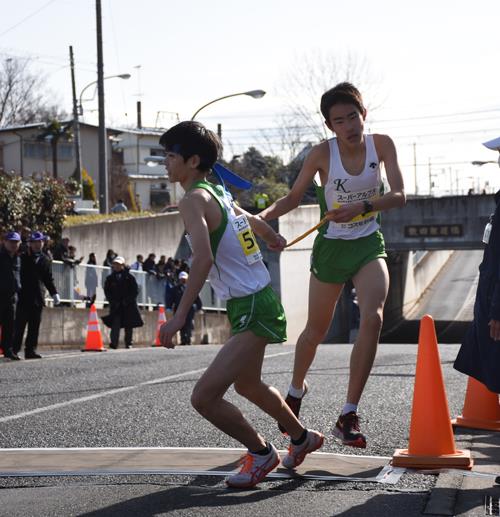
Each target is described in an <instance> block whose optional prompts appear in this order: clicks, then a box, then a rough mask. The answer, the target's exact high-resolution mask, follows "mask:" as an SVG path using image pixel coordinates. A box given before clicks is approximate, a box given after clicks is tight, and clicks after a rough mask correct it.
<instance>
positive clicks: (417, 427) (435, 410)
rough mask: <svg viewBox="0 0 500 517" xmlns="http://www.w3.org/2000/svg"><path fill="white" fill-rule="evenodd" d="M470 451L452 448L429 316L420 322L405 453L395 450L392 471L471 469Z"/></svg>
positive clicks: (440, 372)
mask: <svg viewBox="0 0 500 517" xmlns="http://www.w3.org/2000/svg"><path fill="white" fill-rule="evenodd" d="M472 463H473V462H472V459H471V456H470V451H467V450H464V451H461V450H460V451H459V450H457V449H456V448H455V438H454V436H453V428H452V427H451V422H450V411H449V409H448V401H447V399H446V390H445V387H444V381H443V373H442V371H441V361H440V358H439V350H438V346H437V338H436V330H435V328H434V321H433V319H432V317H431V316H429V315H425V316H424V317H423V318H422V320H421V322H420V333H419V337H418V354H417V368H416V373H415V387H414V391H413V408H412V415H411V424H410V440H409V445H408V449H397V450H396V452H395V453H394V456H393V457H392V464H393V466H395V467H408V468H416V469H422V468H423V469H433V468H446V467H451V468H461V469H470V468H472Z"/></svg>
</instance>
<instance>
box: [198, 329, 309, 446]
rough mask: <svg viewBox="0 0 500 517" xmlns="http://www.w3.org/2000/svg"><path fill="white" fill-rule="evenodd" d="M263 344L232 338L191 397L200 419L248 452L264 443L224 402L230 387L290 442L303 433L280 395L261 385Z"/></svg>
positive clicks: (248, 335) (248, 337)
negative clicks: (280, 427)
mask: <svg viewBox="0 0 500 517" xmlns="http://www.w3.org/2000/svg"><path fill="white" fill-rule="evenodd" d="M266 343H267V342H266V339H265V338H262V337H258V336H256V335H255V334H254V333H253V332H251V331H247V332H242V333H239V334H236V335H234V336H233V337H231V339H229V341H228V342H227V343H226V344H225V345H224V346H223V347H222V349H221V350H220V351H219V353H218V354H217V356H216V357H215V359H214V360H213V362H212V364H211V365H210V366H209V367H208V368H207V370H206V371H205V372H204V374H203V375H202V376H201V378H200V379H199V381H198V382H197V383H196V386H195V388H194V390H193V394H192V396H191V402H192V404H193V407H194V408H195V409H196V410H197V411H198V412H199V413H200V414H201V415H202V416H203V417H205V418H206V419H207V420H209V421H210V422H211V423H212V424H213V425H215V426H216V427H217V428H219V429H220V430H221V431H223V432H224V433H226V434H228V435H229V436H232V437H233V438H235V439H236V440H238V441H239V442H241V443H242V444H243V445H245V447H247V448H248V449H249V450H250V451H257V450H260V449H262V448H264V447H266V441H265V440H264V438H263V437H262V436H261V435H260V434H259V433H257V431H256V430H255V429H254V428H253V427H252V426H251V425H250V423H249V422H248V421H247V420H246V418H245V417H244V415H243V413H242V412H241V411H240V410H239V409H238V408H237V407H236V406H235V405H234V404H231V403H230V402H228V401H227V400H225V399H224V398H223V397H224V394H225V393H226V391H227V390H228V389H229V387H230V386H231V384H233V383H234V384H235V389H236V390H237V391H238V392H239V393H240V394H242V395H243V396H245V397H246V398H248V399H249V400H250V401H251V402H253V403H255V404H256V405H257V406H258V407H260V408H261V409H262V410H263V411H265V412H266V413H268V414H269V415H271V416H272V417H273V418H275V419H276V420H277V421H279V422H280V423H282V425H283V426H284V427H285V428H286V429H287V431H288V433H289V435H290V437H291V438H293V439H298V438H299V437H300V436H301V435H302V433H303V432H304V427H303V426H302V425H301V423H300V422H299V421H298V419H297V418H296V417H295V415H294V414H293V413H292V412H291V410H290V408H289V407H288V406H287V405H286V404H285V402H284V400H283V398H282V397H281V395H280V394H279V392H278V391H277V390H276V389H274V388H271V387H269V386H267V385H266V384H264V383H263V382H262V381H261V378H260V376H261V370H262V362H263V359H264V352H265V347H266Z"/></svg>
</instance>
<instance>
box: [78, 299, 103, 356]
mask: <svg viewBox="0 0 500 517" xmlns="http://www.w3.org/2000/svg"><path fill="white" fill-rule="evenodd" d="M82 352H106V349H105V348H104V345H103V343H102V334H101V329H100V327H99V320H98V318H97V310H96V308H95V305H94V304H92V305H91V306H90V314H89V321H88V323H87V339H86V340H85V347H84V348H83V349H82Z"/></svg>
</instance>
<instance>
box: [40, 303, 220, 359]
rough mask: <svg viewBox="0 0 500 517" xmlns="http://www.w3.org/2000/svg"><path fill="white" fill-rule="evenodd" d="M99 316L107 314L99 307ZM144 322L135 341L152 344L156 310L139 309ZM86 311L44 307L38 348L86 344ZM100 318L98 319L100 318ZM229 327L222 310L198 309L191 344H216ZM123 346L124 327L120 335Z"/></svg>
mask: <svg viewBox="0 0 500 517" xmlns="http://www.w3.org/2000/svg"><path fill="white" fill-rule="evenodd" d="M98 314H99V317H101V316H103V315H104V314H107V311H106V310H98ZM141 315H142V319H143V321H144V326H143V327H140V328H138V329H135V330H134V343H135V344H136V345H137V346H151V345H152V344H153V342H154V340H155V336H156V325H157V321H158V311H142V312H141ZM88 317H89V311H88V310H84V309H74V308H69V307H56V308H53V309H52V308H45V309H44V311H43V313H42V325H41V327H40V338H39V348H40V349H41V350H43V349H50V348H54V349H60V348H63V349H65V348H67V349H80V348H83V346H84V344H85V338H86V335H87V322H88ZM99 321H100V320H99ZM100 328H101V333H102V336H103V342H104V344H105V346H106V347H107V346H108V345H109V329H108V328H107V327H105V326H104V324H103V323H102V321H100ZM229 336H230V327H229V323H228V320H227V317H226V315H225V314H224V313H203V314H200V313H197V314H196V317H195V330H194V333H193V344H201V343H203V344H219V343H224V342H226V341H227V340H228V339H229ZM120 346H123V331H122V333H121V336H120Z"/></svg>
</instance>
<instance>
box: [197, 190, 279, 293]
mask: <svg viewBox="0 0 500 517" xmlns="http://www.w3.org/2000/svg"><path fill="white" fill-rule="evenodd" d="M191 188H202V189H204V190H206V191H208V192H209V193H210V194H211V195H212V196H213V197H214V198H215V200H216V201H217V202H218V203H219V205H220V207H221V212H222V220H221V224H220V225H219V227H218V228H217V229H216V230H214V231H213V232H211V233H210V246H211V248H212V254H213V257H214V263H213V265H212V267H211V269H210V272H209V274H208V279H209V280H210V284H211V285H212V287H213V289H214V291H215V292H216V294H217V296H218V297H219V298H220V299H221V300H229V299H230V298H240V297H242V296H247V295H249V294H253V293H256V292H258V291H260V290H261V289H264V287H266V286H268V285H269V284H270V283H271V277H270V275H269V271H268V270H267V268H266V266H265V265H264V262H263V260H262V253H261V252H260V249H259V246H258V245H257V240H256V239H255V236H254V234H253V232H252V230H251V228H250V225H249V223H248V219H247V218H246V216H245V215H240V216H238V215H236V214H235V212H234V208H233V201H232V199H230V198H229V194H226V193H225V192H224V190H223V188H222V187H219V186H218V185H214V184H212V183H209V182H208V181H200V182H197V183H196V184H195V185H193V186H192V187H191Z"/></svg>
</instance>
